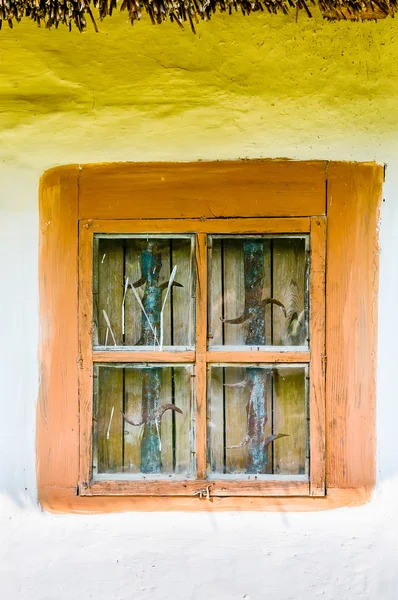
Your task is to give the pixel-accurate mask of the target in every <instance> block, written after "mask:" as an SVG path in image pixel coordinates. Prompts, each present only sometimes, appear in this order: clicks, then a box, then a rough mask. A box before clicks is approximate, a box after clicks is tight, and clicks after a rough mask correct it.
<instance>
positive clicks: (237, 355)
mask: <svg viewBox="0 0 398 600" xmlns="http://www.w3.org/2000/svg"><path fill="white" fill-rule="evenodd" d="M310 360H311V355H310V353H309V352H225V351H224V352H218V351H216V352H211V351H209V352H207V353H206V361H207V362H208V363H210V364H215V363H217V364H218V363H222V364H227V365H228V364H237V363H245V364H247V363H249V364H261V363H264V364H265V363H271V364H274V363H277V364H279V363H288V364H307V363H309V362H310Z"/></svg>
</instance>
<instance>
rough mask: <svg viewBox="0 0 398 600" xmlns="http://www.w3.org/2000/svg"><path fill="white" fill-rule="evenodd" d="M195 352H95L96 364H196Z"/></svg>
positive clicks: (94, 359) (93, 355) (93, 354)
mask: <svg viewBox="0 0 398 600" xmlns="http://www.w3.org/2000/svg"><path fill="white" fill-rule="evenodd" d="M195 356H196V354H195V352H194V351H186V352H184V351H178V350H176V351H175V352H173V351H165V350H161V351H160V350H158V351H150V350H149V351H148V352H141V351H135V350H133V351H130V352H129V351H128V350H109V351H106V350H100V351H98V350H94V351H93V353H92V357H93V361H94V362H95V363H194V362H195Z"/></svg>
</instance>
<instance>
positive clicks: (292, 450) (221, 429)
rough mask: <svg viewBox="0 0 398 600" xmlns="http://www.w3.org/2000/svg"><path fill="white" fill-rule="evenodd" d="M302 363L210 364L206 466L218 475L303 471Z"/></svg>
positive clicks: (304, 391) (304, 392)
mask: <svg viewBox="0 0 398 600" xmlns="http://www.w3.org/2000/svg"><path fill="white" fill-rule="evenodd" d="M307 395H308V394H307V366H306V365H299V366H297V365H294V366H280V365H275V366H272V365H267V366H261V367H260V366H255V367H254V366H250V367H247V366H219V365H217V366H213V367H211V369H210V380H209V391H208V406H207V411H208V412H207V416H208V430H207V439H208V470H209V473H210V474H212V475H213V474H216V476H217V475H223V474H224V475H234V474H239V475H244V474H245V475H252V474H253V475H267V474H268V475H271V474H278V475H305V474H307V473H308V418H307V416H308V410H307V406H308V402H307Z"/></svg>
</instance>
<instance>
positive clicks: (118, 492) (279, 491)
mask: <svg viewBox="0 0 398 600" xmlns="http://www.w3.org/2000/svg"><path fill="white" fill-rule="evenodd" d="M84 494H85V495H91V496H104V495H110V496H126V495H127V496H132V495H134V496H198V495H200V496H209V497H211V496H241V497H246V496H264V495H267V496H308V494H309V483H308V481H275V480H274V481H244V480H241V481H238V480H236V481H223V480H221V481H217V480H214V481H213V480H204V481H190V480H185V481H162V480H157V481H96V482H94V483H92V484H91V485H90V487H89V489H88V490H87V491H85V492H84Z"/></svg>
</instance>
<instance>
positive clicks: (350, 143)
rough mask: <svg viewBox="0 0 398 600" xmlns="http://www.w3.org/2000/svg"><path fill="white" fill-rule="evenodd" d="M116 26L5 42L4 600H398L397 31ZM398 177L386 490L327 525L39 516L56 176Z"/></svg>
mask: <svg viewBox="0 0 398 600" xmlns="http://www.w3.org/2000/svg"><path fill="white" fill-rule="evenodd" d="M125 20H126V16H125V15H122V16H116V17H115V18H114V19H113V20H112V21H111V20H109V21H107V22H105V23H103V24H101V25H100V33H99V34H95V33H94V32H93V31H92V30H89V31H88V32H87V33H85V34H83V35H80V34H78V33H73V32H72V33H71V34H69V33H68V32H67V31H62V30H60V31H58V32H56V31H51V32H48V31H45V30H38V29H37V28H36V27H35V26H34V25H33V24H29V23H28V24H23V25H20V26H18V27H16V28H15V29H14V30H13V31H8V30H6V29H4V28H3V31H2V32H1V33H0V97H1V101H0V181H1V186H0V210H1V217H0V218H1V225H2V234H1V236H0V282H1V290H2V293H1V294H0V319H1V320H0V323H1V327H0V332H1V344H0V390H1V391H0V399H1V407H0V456H1V471H0V514H1V523H0V531H1V533H0V536H1V538H0V582H1V597H2V598H4V599H5V600H13V599H18V600H19V599H22V598H23V599H25V600H71V599H74V598H79V599H82V598H84V599H86V598H97V599H99V598H101V599H104V600H110V599H116V600H130V599H133V598H134V600H148V599H151V600H152V599H154V600H160V599H162V600H180V599H181V600H186V599H195V600H196V599H202V598H206V599H214V600H235V599H236V600H238V599H243V598H246V599H247V600H248V599H250V600H262V599H265V598H267V599H270V600H301V599H305V600H312V599H315V598H320V599H322V600H337V599H339V600H340V599H342V598H343V599H344V600H354V599H361V600H379V599H380V600H395V599H396V598H397V597H398V573H397V571H398V570H397V561H398V557H397V550H398V541H397V538H398V536H397V533H398V508H397V505H398V503H397V497H398V458H397V449H396V439H397V426H396V423H397V422H398V402H397V391H396V360H397V359H396V335H395V326H396V314H397V309H396V298H397V297H398V269H397V266H396V265H397V261H398V235H397V233H396V232H397V231H398V197H397V195H398V99H397V97H398V35H397V34H398V21H397V20H395V21H394V20H386V21H384V22H379V23H377V24H375V23H364V24H353V23H337V24H333V23H332V24H330V23H324V22H323V21H322V20H321V19H320V17H319V16H316V17H315V18H314V19H313V20H307V19H306V18H305V17H303V16H301V15H300V17H299V20H298V22H297V23H296V22H295V18H294V16H288V17H282V16H281V17H279V16H278V17H271V16H269V15H253V16H251V17H250V18H248V19H244V18H242V17H239V16H233V17H231V18H225V17H216V18H214V20H213V21H212V23H211V24H210V25H209V24H200V26H199V27H198V34H197V35H196V36H193V35H192V34H191V33H190V32H188V31H186V32H181V31H180V30H179V29H178V28H177V27H176V26H173V25H164V26H161V27H153V26H151V25H150V24H149V23H148V20H147V19H146V20H145V22H143V23H141V24H139V25H137V26H134V28H130V27H129V26H128V25H125ZM280 156H284V157H289V158H297V159H309V158H322V159H349V160H377V161H378V162H380V163H384V162H385V163H387V165H388V167H387V180H386V184H385V187H384V198H385V202H383V204H382V207H381V220H380V245H381V254H380V294H379V347H378V383H377V434H378V456H377V459H378V485H377V489H376V491H375V493H374V495H373V498H372V500H371V501H370V502H369V503H368V504H367V505H365V506H362V507H359V508H355V509H339V510H335V511H331V512H323V513H314V514H311V513H301V514H290V513H283V512H281V513H263V514H259V513H224V514H217V515H215V514H211V513H203V514H199V513H195V514H190V513H184V514H180V513H168V514H164V513H150V514H149V513H148V514H146V513H139V514H134V513H125V514H117V515H104V516H100V515H96V516H82V515H68V516H58V515H51V514H45V513H42V512H41V510H40V508H39V507H38V506H37V503H36V489H35V470H34V462H35V457H34V439H35V403H36V399H37V390H38V362H37V344H38V316H37V315H38V281H37V244H38V232H37V228H38V213H37V188H38V180H39V176H40V174H41V173H42V172H43V170H44V169H46V168H49V167H51V166H54V165H56V164H65V163H70V162H97V161H116V160H123V161H125V160H133V161H134V160H148V161H150V160H196V159H202V160H206V159H217V158H238V157H280Z"/></svg>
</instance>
